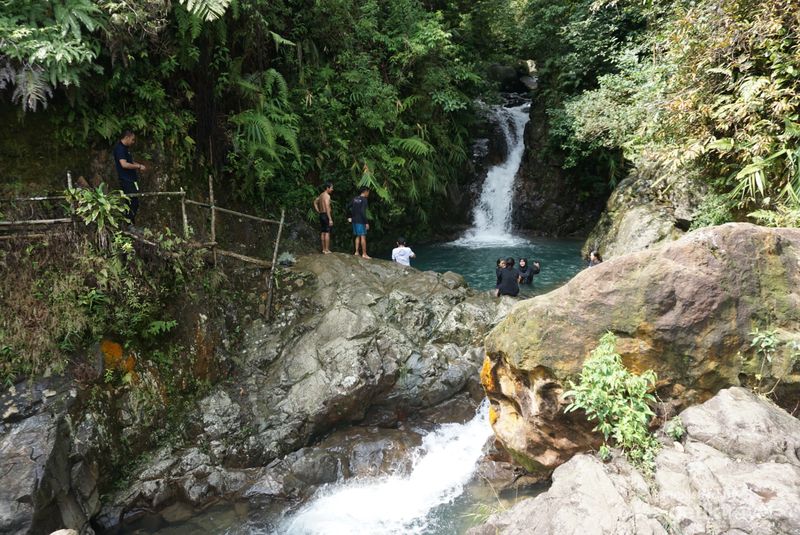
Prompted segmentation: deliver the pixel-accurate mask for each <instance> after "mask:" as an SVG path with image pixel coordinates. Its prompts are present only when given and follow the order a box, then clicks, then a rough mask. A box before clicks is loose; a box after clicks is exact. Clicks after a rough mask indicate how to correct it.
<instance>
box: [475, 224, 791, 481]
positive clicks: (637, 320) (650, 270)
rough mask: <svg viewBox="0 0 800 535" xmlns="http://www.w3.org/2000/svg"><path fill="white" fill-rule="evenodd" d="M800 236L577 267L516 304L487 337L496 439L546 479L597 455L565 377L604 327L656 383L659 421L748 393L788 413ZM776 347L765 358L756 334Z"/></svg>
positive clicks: (767, 235) (755, 231)
mask: <svg viewBox="0 0 800 535" xmlns="http://www.w3.org/2000/svg"><path fill="white" fill-rule="evenodd" d="M798 305H800V230H797V229H770V228H764V227H757V226H754V225H749V224H727V225H722V226H719V227H712V228H707V229H702V230H699V231H695V232H693V233H690V234H688V235H687V236H685V237H684V238H682V239H680V240H678V241H674V242H669V243H666V244H664V245H662V246H661V247H657V248H653V249H648V250H645V251H640V252H638V253H633V254H628V255H623V256H620V257H618V258H615V259H613V260H611V261H607V262H604V263H602V264H600V265H598V266H596V267H593V268H590V269H587V270H584V271H583V272H581V273H579V274H578V275H577V276H576V277H575V278H573V279H572V280H571V281H570V282H569V283H568V284H566V285H565V286H563V287H561V288H559V289H558V290H555V291H553V292H550V293H549V294H546V295H543V296H538V297H535V298H533V299H529V300H526V301H523V302H521V303H519V304H517V305H516V306H515V307H514V309H513V310H512V311H511V312H510V313H509V314H508V316H507V317H506V318H505V319H504V320H503V321H502V322H501V323H500V324H499V325H498V326H497V327H495V328H494V329H493V330H492V332H491V333H489V335H488V336H487V338H486V354H487V356H486V361H485V362H484V367H483V371H482V381H483V385H484V388H485V389H486V392H487V394H488V396H489V399H490V400H491V402H492V409H493V412H492V419H493V427H494V430H495V433H496V435H497V438H498V440H499V441H500V442H502V444H503V445H504V446H505V448H506V449H508V450H509V452H510V453H511V454H512V455H513V456H514V459H515V461H516V462H517V463H519V464H521V465H522V466H525V467H526V468H527V469H528V470H529V471H531V472H533V473H540V474H542V475H543V476H546V475H548V474H549V473H550V472H551V471H552V470H553V469H554V468H556V467H557V466H559V465H560V464H562V463H564V462H566V461H567V460H569V459H570V458H571V457H572V456H573V455H575V454H577V453H580V452H583V451H586V450H587V449H591V448H593V447H596V446H597V445H598V444H599V436H598V435H597V434H596V433H592V432H591V429H592V427H593V425H592V424H589V423H588V422H587V421H586V420H585V419H584V418H583V417H582V416H580V415H578V414H576V413H568V414H565V413H564V408H565V406H566V404H567V401H566V400H564V399H563V396H562V394H563V392H564V391H565V390H566V387H567V381H568V380H569V379H570V378H573V377H574V376H575V375H577V374H578V373H579V372H580V370H581V367H582V365H583V362H584V359H585V358H586V356H587V355H588V354H589V352H590V351H591V350H592V349H593V348H594V347H595V345H596V344H597V341H598V340H599V339H600V337H601V336H602V335H603V334H604V333H605V332H607V331H611V332H613V333H614V334H615V335H616V336H617V339H618V347H617V349H618V351H619V353H620V354H621V355H622V357H623V361H624V363H625V365H626V366H627V367H628V368H629V369H631V370H632V371H635V372H640V371H643V370H647V369H652V370H655V371H656V373H657V374H658V377H659V383H658V394H659V396H660V398H661V399H662V400H665V403H663V404H660V406H659V410H660V412H661V414H660V416H661V417H665V416H669V415H670V413H672V412H674V411H675V410H676V409H680V408H683V407H686V406H689V405H691V404H694V403H700V402H703V401H705V400H707V399H708V398H710V397H711V396H713V395H714V394H715V393H716V392H717V391H719V390H720V389H722V388H726V387H729V386H738V385H747V386H750V387H752V388H756V389H759V390H762V391H768V390H771V391H772V393H773V395H774V396H776V398H777V399H778V400H779V401H781V402H782V403H784V404H786V406H789V405H791V406H792V407H793V406H794V404H795V403H796V401H797V399H798V394H799V393H800V363H798V359H797V358H796V352H797V350H796V348H797V344H798V340H799V339H800V334H799V333H800V306H798ZM757 330H758V332H762V333H764V332H768V333H770V334H769V336H770V337H771V339H774V347H773V348H772V349H770V353H769V354H766V353H764V352H763V351H761V352H759V351H757V350H756V348H755V347H754V346H753V345H752V341H753V339H754V336H755V334H754V333H755V332H756V331H757Z"/></svg>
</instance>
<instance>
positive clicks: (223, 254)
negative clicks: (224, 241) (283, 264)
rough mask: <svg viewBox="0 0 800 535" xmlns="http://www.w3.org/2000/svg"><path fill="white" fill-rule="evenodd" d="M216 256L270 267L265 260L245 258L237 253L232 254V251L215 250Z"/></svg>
mask: <svg viewBox="0 0 800 535" xmlns="http://www.w3.org/2000/svg"><path fill="white" fill-rule="evenodd" d="M215 250H216V251H217V253H218V254H221V255H222V256H230V257H231V258H236V259H237V260H241V261H242V262H249V263H251V264H255V265H257V266H261V267H265V268H268V267H272V264H270V263H269V262H267V261H266V260H261V259H260V258H253V257H252V256H247V255H243V254H239V253H234V252H233V251H226V250H224V249H215Z"/></svg>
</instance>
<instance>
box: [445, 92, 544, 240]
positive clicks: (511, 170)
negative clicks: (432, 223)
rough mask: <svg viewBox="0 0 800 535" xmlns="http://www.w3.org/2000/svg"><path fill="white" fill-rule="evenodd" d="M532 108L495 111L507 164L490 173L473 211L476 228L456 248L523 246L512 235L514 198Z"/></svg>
mask: <svg viewBox="0 0 800 535" xmlns="http://www.w3.org/2000/svg"><path fill="white" fill-rule="evenodd" d="M529 106H530V104H528V103H526V104H523V105H521V106H516V107H513V108H506V107H504V106H494V107H492V114H493V116H494V119H495V122H496V123H497V124H498V125H500V128H501V129H502V131H503V135H504V136H505V138H506V146H507V147H508V153H507V154H506V159H505V161H503V162H502V163H499V164H497V165H494V166H492V167H491V168H490V169H489V172H488V174H487V175H486V181H485V182H484V183H483V189H482V191H481V196H480V198H479V199H478V203H477V204H476V205H475V207H474V208H473V210H472V219H473V227H472V228H471V229H470V230H468V231H467V232H466V234H465V235H464V236H463V237H462V238H460V239H458V240H456V241H454V242H453V245H462V246H478V247H482V246H483V247H485V246H497V245H500V246H504V245H517V244H519V243H520V242H524V240H521V239H520V238H518V237H516V236H514V235H513V234H512V233H511V198H512V196H513V193H514V179H515V178H516V176H517V172H518V171H519V166H520V164H521V163H522V154H523V152H524V151H525V139H524V135H523V134H524V133H525V125H526V124H527V123H528V121H529V119H530V116H529V114H528V107H529Z"/></svg>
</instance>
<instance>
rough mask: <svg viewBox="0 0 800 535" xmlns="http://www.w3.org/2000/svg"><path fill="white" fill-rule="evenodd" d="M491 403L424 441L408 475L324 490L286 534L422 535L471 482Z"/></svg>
mask: <svg viewBox="0 0 800 535" xmlns="http://www.w3.org/2000/svg"><path fill="white" fill-rule="evenodd" d="M491 434H492V430H491V427H490V426H489V422H488V402H486V401H484V402H483V404H482V405H481V408H480V409H479V411H478V413H477V414H476V416H475V417H474V418H473V419H472V420H471V421H469V422H467V423H466V424H463V425H462V424H445V425H442V426H441V427H439V428H438V429H436V430H435V431H433V432H431V433H429V434H427V435H426V436H425V437H424V438H423V442H422V445H421V446H420V447H419V448H417V449H416V450H415V452H414V457H413V467H412V469H411V471H410V472H409V473H408V474H405V475H389V476H385V477H382V478H378V479H375V478H372V479H366V480H360V481H350V482H346V483H343V484H337V485H332V486H328V487H326V488H323V489H322V490H321V491H320V492H318V493H317V495H316V496H315V497H314V499H313V500H312V501H311V502H310V503H308V504H307V505H306V506H304V507H303V508H302V509H300V510H299V511H298V512H297V513H296V514H295V515H293V516H291V517H289V518H287V519H286V520H285V521H284V523H283V525H282V526H281V527H280V528H279V530H278V532H279V533H281V534H285V535H323V534H324V535H337V534H341V535H351V534H353V533H369V534H370V535H390V534H423V533H429V532H430V530H431V529H432V528H433V526H432V525H431V524H432V520H431V519H430V515H431V513H432V512H433V511H434V509H436V508H437V507H439V506H441V505H444V504H448V503H450V502H452V500H454V499H455V498H457V497H458V496H459V495H460V494H461V493H462V492H463V490H464V486H465V485H466V484H467V483H468V482H469V480H470V479H471V478H472V475H473V473H474V472H475V468H476V465H477V462H478V460H479V459H480V457H481V454H482V450H483V446H484V444H485V443H486V441H487V440H488V438H489V437H490V436H491Z"/></svg>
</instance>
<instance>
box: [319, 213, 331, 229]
mask: <svg viewBox="0 0 800 535" xmlns="http://www.w3.org/2000/svg"><path fill="white" fill-rule="evenodd" d="M319 231H320V232H330V231H331V222H330V220H329V219H328V214H319Z"/></svg>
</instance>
